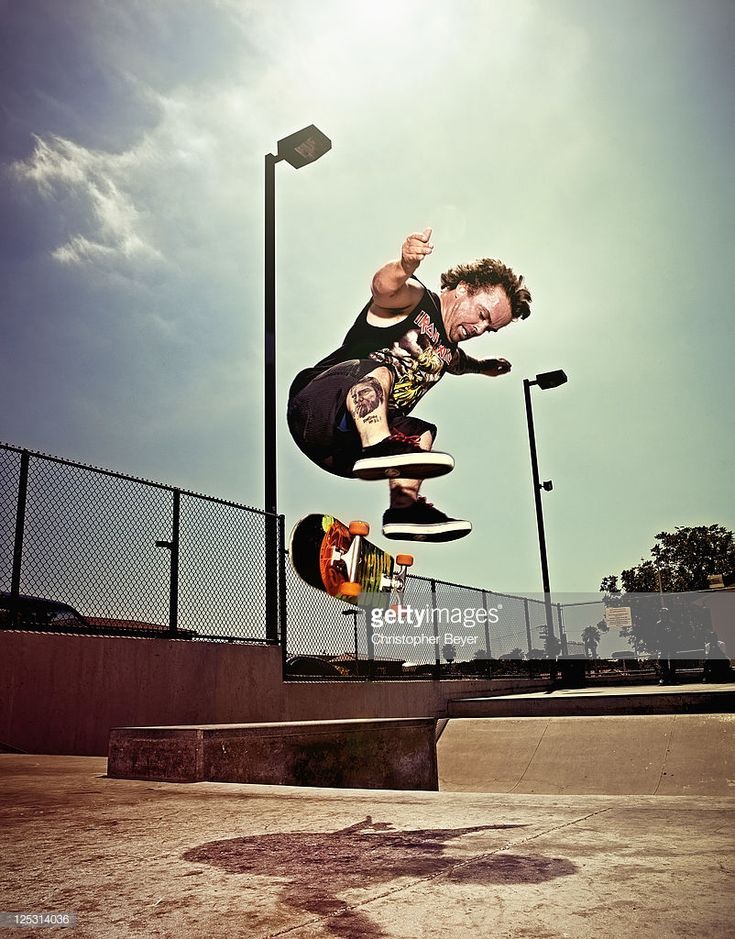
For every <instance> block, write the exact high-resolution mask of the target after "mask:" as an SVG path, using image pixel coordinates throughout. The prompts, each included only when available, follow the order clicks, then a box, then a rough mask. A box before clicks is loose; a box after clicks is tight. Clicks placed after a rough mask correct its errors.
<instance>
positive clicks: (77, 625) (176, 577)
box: [0, 444, 285, 642]
mask: <svg viewBox="0 0 735 939" xmlns="http://www.w3.org/2000/svg"><path fill="white" fill-rule="evenodd" d="M269 522H270V523H271V524H274V526H276V527H277V530H278V533H279V534H278V539H277V540H278V545H277V548H278V557H279V558H280V559H281V563H282V562H283V541H282V526H278V520H277V519H275V518H274V517H273V516H268V515H267V514H266V513H264V512H262V511H259V510H257V509H252V508H249V507H247V506H244V505H239V504H237V503H233V502H226V501H224V500H220V499H213V498H210V497H208V496H203V495H199V494H197V493H192V492H187V491H185V490H180V489H176V488H174V487H171V486H165V485H161V484H159V483H152V482H148V481H146V480H143V479H137V478H135V477H132V476H125V475H122V474H120V473H113V472H110V471H109V470H101V469H97V468H94V467H90V466H85V465H84V464H80V463H73V462H71V461H68V460H62V459H59V458H56V457H49V456H46V455H44V454H40V453H32V452H29V451H26V450H20V449H18V448H16V447H11V446H8V445H5V444H3V445H0V592H2V597H3V602H2V608H0V617H2V619H1V620H0V622H2V624H3V625H16V626H20V627H24V628H25V627H35V628H42V627H47V628H62V627H63V628H65V629H67V630H68V629H72V630H73V631H86V632H108V633H109V632H111V633H125V634H146V635H150V634H155V635H160V634H167V635H170V636H171V637H178V638H190V639H191V638H201V639H204V638H206V639H212V640H228V641H232V640H240V641H253V642H278V641H279V639H280V629H279V624H280V619H281V617H282V615H283V613H284V612H285V608H284V605H283V603H282V602H281V600H282V598H280V597H279V598H277V601H278V602H277V603H276V604H275V606H274V605H273V604H271V605H270V606H269V604H268V598H267V597H266V576H265V573H266V570H265V569H266V556H265V549H264V545H265V533H266V526H267V525H268V523H269ZM39 600H46V601H48V602H46V603H42V602H39ZM64 605H67V606H68V607H69V608H71V609H68V608H67V609H65V608H64ZM274 610H275V615H274V613H273V611H274ZM76 614H81V619H80V618H79V617H78V616H77V615H76Z"/></svg>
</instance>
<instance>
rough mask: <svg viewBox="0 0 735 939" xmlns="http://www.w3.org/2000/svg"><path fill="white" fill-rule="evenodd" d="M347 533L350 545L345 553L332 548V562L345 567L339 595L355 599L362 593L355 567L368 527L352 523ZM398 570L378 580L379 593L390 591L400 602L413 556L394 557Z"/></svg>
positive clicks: (365, 523)
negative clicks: (348, 533) (339, 563)
mask: <svg viewBox="0 0 735 939" xmlns="http://www.w3.org/2000/svg"><path fill="white" fill-rule="evenodd" d="M349 531H350V534H351V535H352V543H351V544H350V547H349V548H348V549H347V551H341V550H340V549H339V548H337V547H334V548H332V561H341V562H342V563H343V564H345V565H346V567H347V580H345V581H344V583H343V584H342V585H341V587H340V593H341V594H343V595H344V596H346V597H357V596H359V595H360V593H361V592H362V584H360V583H359V582H358V581H357V580H355V575H356V572H357V565H358V562H359V560H360V548H361V546H362V539H363V538H365V537H367V535H369V534H370V525H369V524H368V523H367V522H361V521H352V522H350V524H349ZM396 564H397V565H398V570H397V571H394V572H393V574H391V575H390V576H388V575H387V574H382V575H381V578H380V589H381V591H386V592H387V591H390V593H391V594H395V595H396V596H397V597H398V598H399V601H400V597H401V596H402V595H403V589H404V587H405V586H406V574H407V571H408V568H409V567H411V565H412V564H413V555H411V554H399V555H397V556H396Z"/></svg>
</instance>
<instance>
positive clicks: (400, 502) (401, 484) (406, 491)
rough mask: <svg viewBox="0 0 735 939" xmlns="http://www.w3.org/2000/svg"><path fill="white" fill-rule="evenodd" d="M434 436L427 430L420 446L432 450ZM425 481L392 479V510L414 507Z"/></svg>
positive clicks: (390, 484)
mask: <svg viewBox="0 0 735 939" xmlns="http://www.w3.org/2000/svg"><path fill="white" fill-rule="evenodd" d="M433 443H434V436H433V434H432V433H431V431H430V430H425V431H424V432H423V434H421V436H420V437H419V440H418V444H419V446H420V447H421V449H422V450H431V447H432V445H433ZM422 482H423V479H391V480H390V482H389V486H390V506H391V508H392V509H405V508H407V507H408V506H409V505H412V504H413V503H414V502H415V501H416V500H417V499H418V497H419V489H421V483H422Z"/></svg>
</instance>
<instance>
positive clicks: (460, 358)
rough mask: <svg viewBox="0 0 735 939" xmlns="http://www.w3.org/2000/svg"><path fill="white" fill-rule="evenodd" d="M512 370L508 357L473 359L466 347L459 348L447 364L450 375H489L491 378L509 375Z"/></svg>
mask: <svg viewBox="0 0 735 939" xmlns="http://www.w3.org/2000/svg"><path fill="white" fill-rule="evenodd" d="M510 370H511V364H510V362H509V361H508V360H507V359H473V358H472V356H471V355H467V353H466V352H465V351H464V349H457V354H456V355H455V357H454V359H453V360H452V363H451V365H448V366H447V371H448V372H449V373H450V375H488V376H489V377H490V378H497V377H498V376H499V375H507V374H508V372H509V371H510Z"/></svg>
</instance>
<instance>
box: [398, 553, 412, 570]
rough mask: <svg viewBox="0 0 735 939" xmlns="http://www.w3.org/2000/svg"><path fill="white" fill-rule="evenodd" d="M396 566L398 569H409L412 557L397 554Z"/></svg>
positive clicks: (410, 555)
mask: <svg viewBox="0 0 735 939" xmlns="http://www.w3.org/2000/svg"><path fill="white" fill-rule="evenodd" d="M396 564H398V565H399V566H400V567H410V566H411V565H412V564H413V555H412V554H397V555H396Z"/></svg>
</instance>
